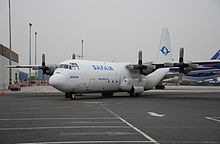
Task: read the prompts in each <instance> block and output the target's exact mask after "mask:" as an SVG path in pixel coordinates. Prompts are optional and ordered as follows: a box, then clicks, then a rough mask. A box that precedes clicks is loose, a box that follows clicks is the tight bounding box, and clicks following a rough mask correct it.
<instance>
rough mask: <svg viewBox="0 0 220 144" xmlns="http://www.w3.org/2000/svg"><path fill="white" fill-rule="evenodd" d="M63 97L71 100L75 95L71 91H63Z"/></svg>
mask: <svg viewBox="0 0 220 144" xmlns="http://www.w3.org/2000/svg"><path fill="white" fill-rule="evenodd" d="M65 98H66V99H71V100H73V99H75V98H76V96H75V94H73V93H65Z"/></svg>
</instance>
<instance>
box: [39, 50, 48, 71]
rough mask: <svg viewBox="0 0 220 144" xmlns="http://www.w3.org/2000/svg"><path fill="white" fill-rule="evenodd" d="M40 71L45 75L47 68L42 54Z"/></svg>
mask: <svg viewBox="0 0 220 144" xmlns="http://www.w3.org/2000/svg"><path fill="white" fill-rule="evenodd" d="M40 69H41V70H42V71H43V74H47V70H48V69H49V68H48V67H47V66H46V62H45V54H42V66H41V67H40Z"/></svg>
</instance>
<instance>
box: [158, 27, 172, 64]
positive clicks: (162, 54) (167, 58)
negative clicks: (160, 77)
mask: <svg viewBox="0 0 220 144" xmlns="http://www.w3.org/2000/svg"><path fill="white" fill-rule="evenodd" d="M172 61H173V56H172V50H171V44H170V34H169V30H168V29H167V28H163V31H162V34H161V39H160V45H159V51H158V53H157V58H156V62H157V63H160V62H172Z"/></svg>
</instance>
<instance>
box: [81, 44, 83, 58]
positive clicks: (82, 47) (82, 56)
mask: <svg viewBox="0 0 220 144" xmlns="http://www.w3.org/2000/svg"><path fill="white" fill-rule="evenodd" d="M81 42H82V56H81V57H82V60H83V40H82V41H81Z"/></svg>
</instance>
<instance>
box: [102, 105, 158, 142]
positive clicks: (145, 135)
mask: <svg viewBox="0 0 220 144" xmlns="http://www.w3.org/2000/svg"><path fill="white" fill-rule="evenodd" d="M101 106H102V107H103V108H104V109H105V110H106V111H108V112H109V113H111V114H112V115H114V116H115V117H117V118H118V119H120V120H121V121H123V122H124V123H126V124H127V125H128V126H129V127H131V128H132V129H134V130H135V131H137V132H138V133H140V134H141V135H142V136H144V137H145V138H147V139H148V140H150V142H152V143H155V144H159V143H158V142H157V141H156V140H154V139H153V138H151V137H150V136H148V135H147V134H146V133H144V132H143V131H141V130H140V129H138V128H137V127H135V126H133V125H132V124H131V123H129V122H127V121H126V120H124V119H123V118H121V117H120V116H118V115H117V114H116V113H114V112H113V111H111V110H110V109H108V108H107V107H105V106H104V105H101Z"/></svg>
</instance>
